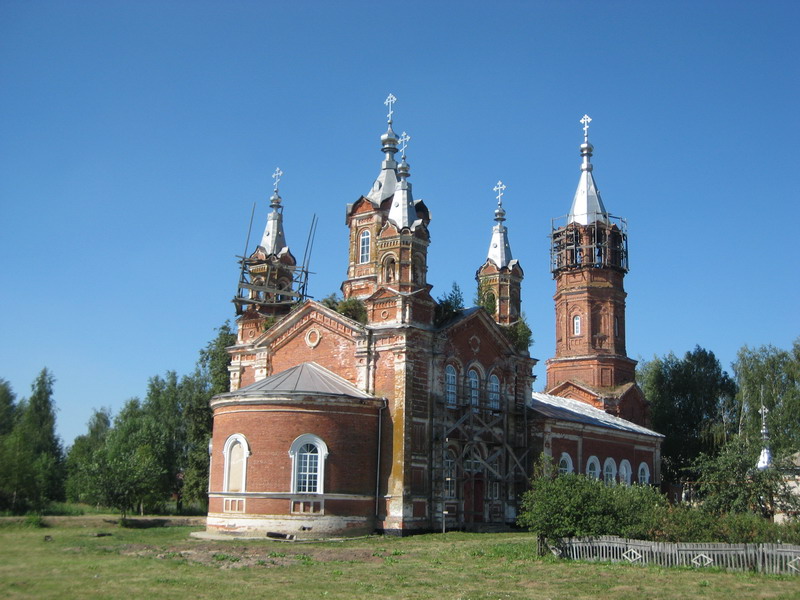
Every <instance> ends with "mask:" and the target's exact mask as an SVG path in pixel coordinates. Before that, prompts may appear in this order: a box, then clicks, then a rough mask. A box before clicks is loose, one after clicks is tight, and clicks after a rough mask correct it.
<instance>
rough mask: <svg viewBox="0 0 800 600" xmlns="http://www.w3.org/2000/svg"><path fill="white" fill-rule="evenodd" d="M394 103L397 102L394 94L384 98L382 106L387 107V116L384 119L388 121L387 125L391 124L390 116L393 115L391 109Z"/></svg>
mask: <svg viewBox="0 0 800 600" xmlns="http://www.w3.org/2000/svg"><path fill="white" fill-rule="evenodd" d="M395 102H397V98H395V97H394V94H391V93H390V94H389V95H388V96H387V97H386V100H385V101H384V104H385V105H386V106H388V107H389V114H388V115H386V118H387V119H389V123H391V122H392V115H393V114H394V110H393V109H392V107H393V106H394V103H395Z"/></svg>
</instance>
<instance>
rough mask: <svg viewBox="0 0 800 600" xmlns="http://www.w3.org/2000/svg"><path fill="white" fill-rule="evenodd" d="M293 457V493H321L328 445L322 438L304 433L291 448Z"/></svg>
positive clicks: (290, 452) (323, 488) (290, 453)
mask: <svg viewBox="0 0 800 600" xmlns="http://www.w3.org/2000/svg"><path fill="white" fill-rule="evenodd" d="M289 456H291V457H292V493H294V494H321V493H323V492H324V490H325V487H324V483H325V459H326V458H327V457H328V446H327V445H325V442H323V441H322V440H321V439H320V438H318V437H317V436H315V435H312V434H310V433H304V434H303V435H301V436H300V437H298V438H297V439H296V440H295V441H294V442H292V446H291V448H289Z"/></svg>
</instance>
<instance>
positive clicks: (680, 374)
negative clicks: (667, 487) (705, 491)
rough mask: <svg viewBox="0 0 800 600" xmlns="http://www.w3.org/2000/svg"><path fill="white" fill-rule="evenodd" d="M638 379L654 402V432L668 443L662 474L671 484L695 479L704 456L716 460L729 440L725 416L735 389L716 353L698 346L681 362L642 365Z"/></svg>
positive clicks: (661, 360)
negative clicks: (695, 469)
mask: <svg viewBox="0 0 800 600" xmlns="http://www.w3.org/2000/svg"><path fill="white" fill-rule="evenodd" d="M637 379H638V380H639V385H641V387H642V389H643V391H644V393H645V396H646V397H647V399H648V400H649V401H650V407H651V415H652V422H653V429H655V430H656V431H658V432H659V433H663V434H664V435H665V436H666V437H665V439H664V443H663V445H662V450H661V452H662V460H663V468H662V474H663V475H664V479H665V480H667V481H672V482H677V481H679V480H680V479H681V478H682V477H687V476H688V477H690V478H693V477H694V476H695V475H696V473H695V472H693V471H692V464H693V461H694V459H696V458H697V457H698V456H699V455H700V453H706V454H708V455H714V454H715V453H716V452H717V451H718V449H719V448H720V447H721V446H722V444H723V443H724V442H725V439H726V436H729V431H728V430H727V424H726V417H725V415H726V414H727V413H728V412H729V410H730V406H731V404H732V399H733V398H734V395H735V394H736V384H735V383H734V382H733V380H732V379H731V378H730V376H729V375H728V374H727V373H726V372H725V371H723V370H722V367H721V366H720V363H719V361H718V360H717V358H716V357H715V356H714V353H713V352H711V351H709V350H705V349H703V348H701V347H700V346H695V348H694V350H692V351H691V352H687V353H686V354H685V356H684V358H683V359H679V358H677V357H676V356H675V355H674V354H672V353H670V354H668V355H666V356H665V357H663V358H658V357H655V358H653V360H651V361H648V362H645V363H643V364H642V365H640V368H639V369H638V371H637Z"/></svg>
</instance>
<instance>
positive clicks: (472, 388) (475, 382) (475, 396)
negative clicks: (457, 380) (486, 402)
mask: <svg viewBox="0 0 800 600" xmlns="http://www.w3.org/2000/svg"><path fill="white" fill-rule="evenodd" d="M467 381H468V383H469V404H470V406H472V408H473V409H475V408H478V404H479V398H480V386H481V379H480V376H479V375H478V372H477V371H476V370H475V369H470V370H469V372H468V373H467Z"/></svg>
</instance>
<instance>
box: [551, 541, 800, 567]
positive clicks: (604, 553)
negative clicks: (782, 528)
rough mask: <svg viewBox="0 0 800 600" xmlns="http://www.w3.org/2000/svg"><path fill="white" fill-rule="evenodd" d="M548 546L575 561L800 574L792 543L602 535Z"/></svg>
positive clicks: (796, 550) (799, 556)
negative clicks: (697, 541) (687, 541)
mask: <svg viewBox="0 0 800 600" xmlns="http://www.w3.org/2000/svg"><path fill="white" fill-rule="evenodd" d="M548 547H549V550H550V551H551V552H552V553H553V554H555V555H556V556H559V557H561V558H567V559H572V560H589V561H595V560H596V561H609V562H628V563H632V564H641V565H659V566H662V567H692V568H704V567H716V568H720V569H726V570H728V571H756V572H759V573H775V574H784V575H800V546H792V545H788V544H683V543H670V542H648V541H644V540H626V539H624V538H619V537H614V536H602V537H598V538H564V539H561V540H558V541H557V543H555V544H550V545H549V546H548Z"/></svg>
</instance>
